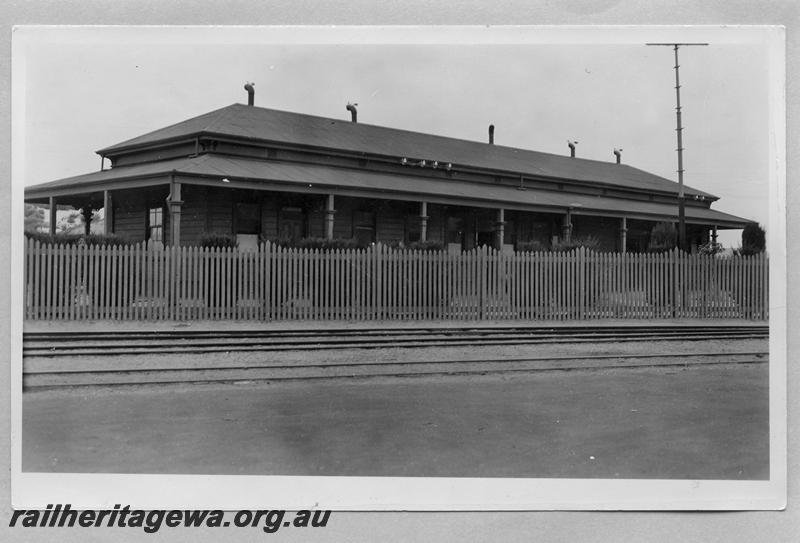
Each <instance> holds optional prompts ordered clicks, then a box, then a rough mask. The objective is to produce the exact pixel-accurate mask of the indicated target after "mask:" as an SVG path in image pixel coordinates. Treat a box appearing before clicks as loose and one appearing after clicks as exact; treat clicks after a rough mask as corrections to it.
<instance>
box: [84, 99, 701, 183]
mask: <svg viewBox="0 0 800 543" xmlns="http://www.w3.org/2000/svg"><path fill="white" fill-rule="evenodd" d="M202 134H206V135H217V136H227V137H234V138H248V139H251V140H258V141H263V142H280V143H288V144H293V145H301V146H311V147H318V148H328V149H335V150H340V151H346V152H357V153H362V152H363V153H367V154H370V155H382V156H389V157H398V158H400V157H406V158H409V159H426V160H438V161H439V162H445V163H446V162H451V163H453V164H457V165H462V166H472V167H476V168H486V169H491V170H501V171H508V172H516V173H523V174H527V175H530V176H540V177H548V178H556V179H564V180H576V181H584V182H592V183H603V184H607V185H616V186H620V187H624V188H634V189H641V190H647V191H660V192H667V193H673V194H677V191H678V185H677V183H675V182H674V181H671V180H669V179H666V178H664V177H660V176H658V175H655V174H652V173H649V172H646V171H644V170H640V169H638V168H634V167H632V166H629V165H627V164H616V163H610V162H603V161H599V160H589V159H584V158H570V157H567V156H563V155H554V154H550V153H541V152H538V151H529V150H525V149H517V148H513V147H505V146H502V145H489V144H488V143H481V142H475V141H467V140H461V139H456V138H448V137H443V136H435V135H432V134H423V133H420V132H411V131H408V130H398V129H395V128H387V127H383V126H375V125H370V124H365V123H352V122H349V121H345V120H341V119H330V118H326V117H317V116H313V115H305V114H301V113H293V112H289V111H279V110H274V109H266V108H261V107H255V106H245V105H242V104H233V105H230V106H227V107H224V108H222V109H218V110H216V111H212V112H210V113H206V114H204V115H200V116H199V117H194V118H192V119H188V120H186V121H183V122H180V123H177V124H174V125H171V126H167V127H165V128H162V129H160V130H156V131H154V132H150V133H148V134H144V135H142V136H139V137H137V138H133V139H130V140H127V141H124V142H122V143H118V144H116V145H112V146H111V147H106V148H105V149H101V150H100V151H98V153H100V154H103V155H115V154H119V152H120V151H123V150H125V149H129V148H134V147H138V146H145V145H151V144H155V143H157V142H161V141H164V140H172V139H180V138H183V137H193V136H196V135H202ZM685 191H686V193H687V194H689V195H695V194H697V195H702V196H706V197H710V198H714V199H716V196H714V195H712V194H709V193H707V192H703V191H700V190H697V189H694V188H691V187H685Z"/></svg>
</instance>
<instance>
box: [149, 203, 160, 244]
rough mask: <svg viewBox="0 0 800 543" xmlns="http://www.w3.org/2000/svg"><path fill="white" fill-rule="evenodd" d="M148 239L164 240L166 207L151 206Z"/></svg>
mask: <svg viewBox="0 0 800 543" xmlns="http://www.w3.org/2000/svg"><path fill="white" fill-rule="evenodd" d="M147 240H148V241H161V242H163V241H164V208H161V207H151V208H150V209H149V210H148V211H147Z"/></svg>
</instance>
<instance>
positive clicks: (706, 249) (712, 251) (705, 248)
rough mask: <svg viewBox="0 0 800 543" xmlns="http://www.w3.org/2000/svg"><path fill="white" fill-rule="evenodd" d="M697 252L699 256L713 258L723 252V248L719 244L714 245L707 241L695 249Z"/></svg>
mask: <svg viewBox="0 0 800 543" xmlns="http://www.w3.org/2000/svg"><path fill="white" fill-rule="evenodd" d="M697 252H698V253H699V254H701V255H709V256H714V255H718V254H720V253H722V252H725V248H724V247H723V246H722V244H721V243H714V242H713V241H708V242H706V243H704V244H702V245H701V246H699V247H698V248H697Z"/></svg>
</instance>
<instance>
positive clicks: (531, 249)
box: [517, 240, 550, 253]
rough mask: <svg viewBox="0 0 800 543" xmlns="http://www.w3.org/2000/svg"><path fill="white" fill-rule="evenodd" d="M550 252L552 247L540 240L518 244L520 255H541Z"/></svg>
mask: <svg viewBox="0 0 800 543" xmlns="http://www.w3.org/2000/svg"><path fill="white" fill-rule="evenodd" d="M549 250H550V247H548V246H546V245H545V244H544V243H542V242H541V241H538V240H533V241H520V242H517V252H520V253H539V252H542V251H549Z"/></svg>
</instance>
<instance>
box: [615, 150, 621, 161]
mask: <svg viewBox="0 0 800 543" xmlns="http://www.w3.org/2000/svg"><path fill="white" fill-rule="evenodd" d="M614 156H615V157H617V164H620V163H622V149H614Z"/></svg>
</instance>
